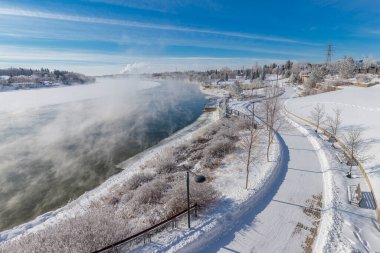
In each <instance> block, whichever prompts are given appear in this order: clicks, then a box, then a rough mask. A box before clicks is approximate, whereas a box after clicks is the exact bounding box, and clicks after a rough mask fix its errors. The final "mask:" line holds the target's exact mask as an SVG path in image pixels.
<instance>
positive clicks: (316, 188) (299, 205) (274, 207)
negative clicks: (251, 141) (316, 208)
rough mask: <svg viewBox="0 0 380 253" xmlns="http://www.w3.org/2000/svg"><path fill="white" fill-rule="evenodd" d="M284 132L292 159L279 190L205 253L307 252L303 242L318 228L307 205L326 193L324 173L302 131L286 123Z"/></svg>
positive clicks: (285, 168)
mask: <svg viewBox="0 0 380 253" xmlns="http://www.w3.org/2000/svg"><path fill="white" fill-rule="evenodd" d="M280 135H281V137H282V138H283V141H284V142H285V143H283V145H285V148H286V149H287V150H288V152H289V153H288V154H289V161H288V163H287V166H284V168H282V170H284V171H283V172H284V178H283V180H282V182H281V184H280V185H279V187H278V190H277V192H275V193H274V195H272V196H271V199H269V200H268V204H267V205H266V206H265V207H264V208H263V210H262V211H261V212H259V213H257V214H255V215H254V217H252V218H251V219H247V223H246V224H243V226H237V227H238V229H237V230H236V229H235V230H234V229H232V231H231V232H229V233H228V234H226V235H225V236H224V237H223V238H219V240H218V242H214V243H212V244H210V245H208V246H207V247H206V248H205V250H204V251H205V252H302V251H303V249H302V244H303V242H305V240H306V237H307V236H308V235H310V234H311V233H310V228H312V227H315V226H313V224H312V222H313V221H314V220H315V218H312V217H311V216H308V215H306V214H305V212H304V208H305V206H308V201H311V200H312V196H313V195H316V194H318V193H322V191H323V181H322V173H321V168H320V163H319V160H318V157H317V153H316V151H315V150H314V148H313V146H312V145H311V143H310V142H309V141H308V139H307V138H306V137H305V136H304V135H303V134H302V133H301V132H300V131H298V130H297V129H296V128H295V127H293V126H292V125H290V124H289V123H288V122H286V123H285V125H284V127H283V130H281V131H280ZM263 202H265V200H263ZM297 224H298V228H299V229H298V230H297V229H296V226H297ZM304 227H308V228H309V230H306V229H304Z"/></svg>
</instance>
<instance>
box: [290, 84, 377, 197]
mask: <svg viewBox="0 0 380 253" xmlns="http://www.w3.org/2000/svg"><path fill="white" fill-rule="evenodd" d="M379 98H380V85H376V86H373V87H370V88H360V87H345V88H344V89H343V90H340V91H335V92H328V93H323V94H319V95H314V96H308V97H300V98H295V99H293V100H291V101H289V103H287V108H288V110H289V111H291V112H294V113H296V114H298V115H301V116H302V117H304V118H308V119H310V112H311V110H312V108H313V107H314V106H315V105H316V104H318V103H319V104H322V105H324V106H325V109H326V112H327V114H332V111H333V109H334V108H336V107H339V108H341V109H342V118H343V124H342V125H343V126H342V130H341V131H340V133H338V136H339V135H340V136H341V135H342V134H343V133H344V130H345V129H347V128H348V127H349V126H354V127H362V128H363V129H364V133H363V134H364V137H365V138H366V139H368V140H369V141H370V150H369V154H370V155H371V156H373V159H372V160H371V161H368V162H366V163H364V164H363V165H364V167H365V170H366V172H367V174H368V176H369V177H370V180H371V182H372V186H373V187H374V191H375V194H376V193H377V194H376V195H377V196H376V198H377V201H378V203H380V156H379V155H378V154H379V153H380V99H379Z"/></svg>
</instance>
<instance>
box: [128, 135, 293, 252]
mask: <svg viewBox="0 0 380 253" xmlns="http://www.w3.org/2000/svg"><path fill="white" fill-rule="evenodd" d="M265 145H266V144H265V140H263V141H262V142H261V143H260V148H259V149H258V150H260V151H259V152H260V153H261V156H263V157H264V156H265V154H264V151H263V150H265ZM286 152H287V151H286V149H285V146H284V144H283V141H282V139H281V138H280V137H279V136H278V138H277V139H276V141H275V143H274V145H273V148H272V150H271V161H270V162H266V161H264V160H261V161H260V162H257V163H256V164H254V165H253V166H252V167H251V172H250V177H249V188H248V190H246V189H245V176H246V172H245V167H244V158H243V157H244V154H243V152H242V150H240V149H237V150H236V151H235V152H234V153H232V154H230V155H228V156H227V157H225V158H224V159H223V161H222V163H221V165H220V166H219V167H218V168H216V169H215V173H214V174H213V179H212V184H213V186H214V187H215V188H216V189H217V190H218V191H219V192H220V193H221V194H222V198H221V199H220V200H219V201H218V202H217V203H216V204H215V206H213V207H211V208H210V209H209V210H207V211H206V212H202V213H201V214H200V216H199V217H198V218H194V219H193V221H192V229H191V230H187V228H186V224H185V222H184V220H183V221H182V222H181V223H180V224H179V227H178V228H176V229H174V230H173V229H169V230H165V231H162V232H160V233H158V234H156V235H154V236H153V237H152V238H151V242H149V243H147V244H145V245H140V246H139V247H137V248H136V249H134V251H133V252H202V250H204V252H213V251H214V248H209V247H213V246H214V245H215V242H218V241H219V239H220V238H224V237H225V236H226V235H229V234H230V233H231V231H234V230H235V229H237V228H239V227H241V226H244V224H245V223H246V222H247V221H249V220H252V219H253V218H254V216H255V215H256V214H257V213H258V212H260V211H261V210H262V209H264V208H265V206H266V204H267V201H268V200H270V199H271V196H273V194H274V192H275V191H276V189H277V188H278V186H279V185H280V184H281V180H282V178H283V176H284V168H285V166H284V165H285V164H286V162H287V154H286ZM128 252H130V251H128ZM243 252H244V251H243Z"/></svg>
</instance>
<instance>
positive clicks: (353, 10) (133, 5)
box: [0, 0, 380, 74]
mask: <svg viewBox="0 0 380 253" xmlns="http://www.w3.org/2000/svg"><path fill="white" fill-rule="evenodd" d="M379 14H380V1H374V0H372V1H370V0H361V1H350V0H345V1H343V0H319V1H318V0H303V1H301V0H292V1H273V0H266V1H214V0H203V1H189V0H171V1H169V0H150V1H148V0H131V1H127V0H75V1H74V0H66V1H47V0H41V1H38V0H19V1H17V0H0V67H10V66H13V67H19V66H22V67H38V68H39V67H49V68H61V69H68V70H75V71H79V72H84V73H87V74H106V73H118V72H119V71H120V70H121V69H122V68H123V67H127V69H129V70H136V71H139V70H138V69H139V68H143V69H144V70H146V71H164V70H176V69H178V70H185V69H207V68H221V67H224V66H227V67H232V68H234V67H243V66H245V67H248V66H251V65H253V64H255V63H256V62H259V63H267V62H273V61H276V62H279V61H283V60H287V59H291V60H295V61H302V62H305V61H308V62H321V61H324V58H325V55H324V54H325V50H326V47H327V44H328V43H332V44H333V45H334V55H333V59H334V60H336V59H339V58H342V57H343V56H345V55H351V56H353V57H354V58H355V59H360V58H363V57H364V56H368V55H370V56H373V57H374V58H375V59H378V58H379V56H380V48H379V46H378V45H379V42H380V15H379Z"/></svg>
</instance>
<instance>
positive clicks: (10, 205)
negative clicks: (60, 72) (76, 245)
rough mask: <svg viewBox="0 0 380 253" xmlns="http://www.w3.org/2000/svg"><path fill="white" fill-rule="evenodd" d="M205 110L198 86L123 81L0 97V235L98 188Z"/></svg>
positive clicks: (46, 89) (6, 93) (110, 79)
mask: <svg viewBox="0 0 380 253" xmlns="http://www.w3.org/2000/svg"><path fill="white" fill-rule="evenodd" d="M205 103H206V99H205V97H204V95H203V94H202V93H201V92H200V91H199V89H198V86H197V85H192V84H187V83H182V82H179V81H163V82H161V84H160V85H158V83H157V82H152V81H146V80H137V79H126V78H98V80H97V82H96V83H95V84H90V85H77V86H69V87H59V88H45V89H35V90H20V91H12V92H2V93H0V203H1V204H0V231H2V230H5V229H9V228H12V227H13V226H16V225H18V224H21V223H24V222H27V221H29V220H32V219H33V218H35V217H37V216H38V215H41V214H43V213H45V212H47V211H50V210H54V209H57V208H59V207H61V206H62V205H64V204H66V203H67V202H68V201H70V200H72V199H74V198H76V197H78V196H80V195H81V194H83V193H84V192H85V191H88V190H91V189H93V188H95V187H96V186H98V185H99V184H101V183H102V182H104V181H105V180H106V179H107V178H109V177H110V176H111V175H114V174H116V173H117V172H119V171H120V168H118V166H117V165H118V164H119V163H121V162H123V161H125V160H126V159H128V158H130V157H132V156H134V155H136V154H137V153H139V152H141V151H143V150H145V149H147V148H149V147H151V146H153V145H155V144H157V143H158V142H159V141H161V140H162V139H164V138H166V137H168V136H170V135H171V134H173V133H174V132H176V131H178V130H179V129H181V128H183V127H185V126H187V125H189V124H190V123H192V122H194V121H195V120H196V119H197V118H198V117H199V116H200V115H201V113H202V109H203V105H204V104H205Z"/></svg>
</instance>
